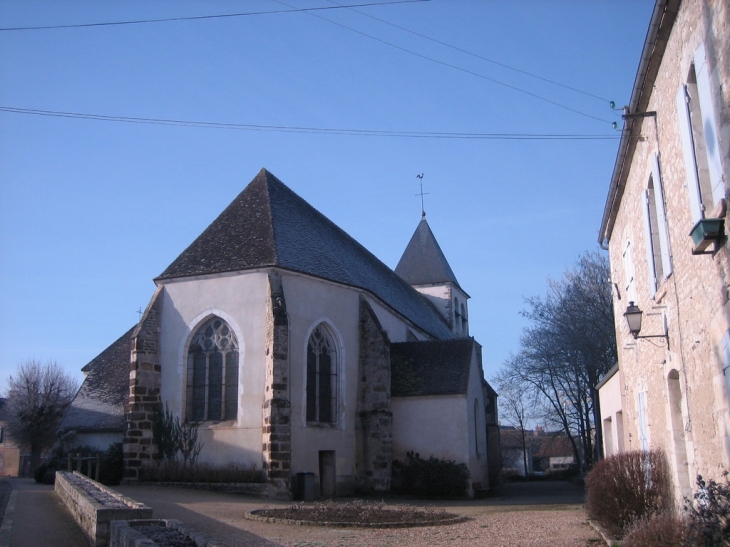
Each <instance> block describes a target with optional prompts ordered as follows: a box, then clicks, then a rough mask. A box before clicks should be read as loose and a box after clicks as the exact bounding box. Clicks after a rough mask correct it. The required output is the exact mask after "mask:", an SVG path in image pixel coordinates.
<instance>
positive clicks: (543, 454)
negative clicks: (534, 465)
mask: <svg viewBox="0 0 730 547" xmlns="http://www.w3.org/2000/svg"><path fill="white" fill-rule="evenodd" d="M537 441H538V443H537V450H535V453H534V456H535V457H536V458H555V457H570V456H574V453H573V445H572V444H570V439H568V437H566V436H565V435H564V434H562V433H559V434H553V435H549V436H544V437H538V439H537Z"/></svg>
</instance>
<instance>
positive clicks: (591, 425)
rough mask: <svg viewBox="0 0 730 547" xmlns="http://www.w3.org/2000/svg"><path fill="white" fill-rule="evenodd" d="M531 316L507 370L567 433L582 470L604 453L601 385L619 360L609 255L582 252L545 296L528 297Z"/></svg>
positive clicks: (549, 283)
mask: <svg viewBox="0 0 730 547" xmlns="http://www.w3.org/2000/svg"><path fill="white" fill-rule="evenodd" d="M527 306H528V307H527V309H526V310H525V311H524V312H523V315H524V316H525V317H526V318H527V319H528V320H529V321H530V326H528V327H527V328H526V329H525V330H524V332H523V335H522V337H521V339H520V350H519V352H518V354H517V355H516V356H515V357H513V358H511V359H510V360H508V361H507V362H506V363H505V365H504V367H503V374H504V375H506V376H507V377H511V378H512V379H513V381H514V382H520V383H522V384H523V385H527V386H529V391H531V393H532V395H533V396H534V397H535V400H536V401H537V402H538V406H540V405H541V406H542V407H543V408H544V409H546V413H545V414H546V415H545V416H543V418H544V419H546V420H548V421H552V422H553V423H556V424H559V425H560V427H561V428H562V429H563V430H564V431H565V433H566V435H568V437H569V439H570V441H571V443H572V446H573V452H574V454H575V457H576V461H578V462H579V463H580V465H581V467H582V468H583V469H585V468H588V467H590V466H591V465H592V463H593V462H594V461H595V460H596V459H597V458H598V457H599V455H600V447H601V444H602V442H601V431H600V420H599V419H598V413H599V409H598V406H597V401H598V396H597V393H596V391H595V385H596V384H597V383H598V381H599V380H600V379H601V378H602V376H603V375H604V374H605V373H606V372H608V370H609V369H610V368H611V367H612V366H613V365H614V364H615V363H616V359H617V354H616V335H615V331H614V322H613V298H612V293H611V285H610V268H609V264H608V259H607V258H606V257H605V256H604V255H599V254H597V253H585V254H583V255H582V256H581V257H580V258H579V260H578V262H577V263H576V265H575V266H574V267H573V268H572V269H571V270H568V271H567V272H566V273H565V274H564V275H563V277H562V279H560V280H559V281H554V280H549V281H548V293H547V296H545V297H533V298H529V299H527Z"/></svg>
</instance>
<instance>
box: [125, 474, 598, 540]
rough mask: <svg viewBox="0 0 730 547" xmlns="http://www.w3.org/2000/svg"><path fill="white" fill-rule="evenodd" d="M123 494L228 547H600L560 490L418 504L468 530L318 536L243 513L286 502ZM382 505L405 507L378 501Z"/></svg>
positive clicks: (316, 531)
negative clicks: (452, 516) (459, 519)
mask: <svg viewBox="0 0 730 547" xmlns="http://www.w3.org/2000/svg"><path fill="white" fill-rule="evenodd" d="M116 490H118V491H119V492H121V493H122V494H124V495H126V496H129V497H131V498H133V499H135V500H137V501H141V502H143V503H145V504H147V505H149V506H151V507H152V508H153V510H154V516H155V518H175V519H179V520H182V521H183V522H185V523H186V524H187V525H189V526H190V527H192V528H194V529H196V530H198V531H201V532H204V533H206V534H208V535H210V536H213V537H214V538H215V539H217V540H219V541H221V542H223V543H225V544H226V545H229V546H230V547H275V546H285V547H336V546H337V547H339V546H341V547H345V546H347V547H386V546H389V547H390V546H392V547H404V546H416V545H424V546H433V547H441V546H443V547H446V546H448V547H456V546H459V547H460V546H475V547H476V546H480V547H481V546H484V545H489V546H490V547H501V546H504V547H555V546H561V547H586V546H601V545H602V540H601V539H600V536H599V535H598V534H597V533H596V532H595V531H594V530H593V528H591V527H590V526H589V524H588V522H587V517H586V514H585V511H584V509H583V490H582V488H581V487H579V486H576V485H573V484H571V483H564V482H536V483H515V484H507V485H504V486H503V487H502V488H501V489H500V491H499V492H496V493H494V494H492V495H491V496H489V497H487V498H485V499H480V500H467V501H440V502H436V503H432V504H431V503H425V502H418V501H414V500H407V503H410V504H414V505H434V506H436V507H443V508H445V509H446V510H447V511H448V512H451V513H457V514H461V515H465V516H467V517H469V520H468V521H467V522H463V523H460V524H454V525H449V526H429V527H422V528H406V529H402V528H401V529H399V528H390V529H362V528H325V527H316V526H293V525H287V524H278V523H277V524H272V523H266V522H258V521H252V520H248V519H246V518H245V513H246V512H247V511H251V510H253V509H260V508H262V507H275V506H285V505H287V504H288V502H278V501H271V500H260V499H256V498H250V497H247V496H241V495H236V494H227V493H220V492H207V491H203V490H186V489H177V488H170V487H152V486H138V485H135V486H119V487H117V488H116ZM385 501H386V502H387V503H388V504H392V505H394V504H397V503H405V502H406V500H392V499H389V500H385Z"/></svg>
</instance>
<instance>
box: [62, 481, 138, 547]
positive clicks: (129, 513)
mask: <svg viewBox="0 0 730 547" xmlns="http://www.w3.org/2000/svg"><path fill="white" fill-rule="evenodd" d="M55 490H56V493H57V494H58V496H59V497H60V498H61V500H62V501H63V503H64V504H65V505H66V507H68V510H69V511H70V512H71V514H72V515H73V518H74V520H76V522H77V523H78V525H79V526H80V527H81V529H82V530H83V531H84V534H86V537H87V538H88V539H89V544H90V545H91V546H92V547H102V546H105V545H108V544H109V531H110V527H109V526H110V523H111V522H112V521H113V520H129V519H149V518H151V517H152V508H150V507H147V506H146V505H144V504H142V503H139V502H137V501H134V500H132V499H129V498H127V497H125V496H122V495H121V494H119V493H118V492H115V491H114V490H111V489H109V488H107V487H106V486H104V485H102V484H99V483H98V482H96V481H93V480H91V479H89V478H88V477H85V476H84V475H82V474H80V473H78V472H77V471H74V472H73V473H68V472H66V471H57V472H56V487H55Z"/></svg>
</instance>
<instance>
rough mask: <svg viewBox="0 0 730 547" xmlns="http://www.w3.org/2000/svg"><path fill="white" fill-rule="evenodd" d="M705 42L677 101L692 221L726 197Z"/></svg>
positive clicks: (696, 55) (702, 216)
mask: <svg viewBox="0 0 730 547" xmlns="http://www.w3.org/2000/svg"><path fill="white" fill-rule="evenodd" d="M710 82H711V80H710V73H709V68H708V66H707V60H706V55H705V47H704V44H703V45H701V46H700V47H699V48H698V49H697V51H696V52H695V55H694V62H693V63H692V67H691V68H690V72H689V75H688V77H687V83H686V84H683V85H682V86H680V88H679V90H678V92H677V97H676V102H677V115H678V121H679V132H680V136H681V139H682V153H683V156H684V165H685V174H686V180H687V189H688V192H689V200H690V210H691V212H692V221H693V222H695V223H696V222H698V221H699V220H701V219H703V218H705V217H707V216H708V215H709V213H710V211H711V209H712V207H713V206H714V205H715V204H716V203H717V202H719V201H720V199H722V198H724V197H725V187H724V184H723V181H722V162H721V154H720V146H719V144H718V138H717V126H716V124H715V110H714V105H713V99H712V95H713V93H712V86H711V83H710Z"/></svg>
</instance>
